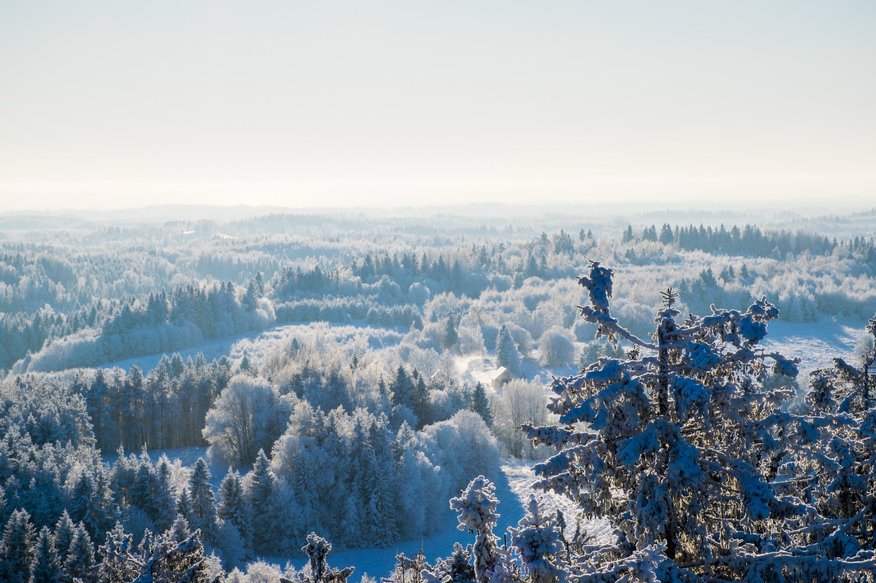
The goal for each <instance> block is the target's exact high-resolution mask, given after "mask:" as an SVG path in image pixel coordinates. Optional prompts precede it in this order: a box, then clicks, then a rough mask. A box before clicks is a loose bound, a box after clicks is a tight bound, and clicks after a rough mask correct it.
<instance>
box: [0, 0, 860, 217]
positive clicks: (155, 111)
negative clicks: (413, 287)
mask: <svg viewBox="0 0 876 583" xmlns="http://www.w3.org/2000/svg"><path fill="white" fill-rule="evenodd" d="M874 27H876V2H873V1H872V0H860V1H853V0H832V1H830V2H825V1H821V0H819V1H809V0H793V1H783V0H770V1H767V2H764V1H757V2H753V1H746V0H739V1H732V2H731V1H723V0H714V1H709V2H702V1H689V2H682V1H676V0H666V1H661V2H654V1H653V0H642V1H623V0H619V1H617V2H614V1H612V2H588V1H583V0H579V1H574V2H562V1H550V2H532V1H527V2H519V1H515V0H502V1H488V0H484V1H468V2H456V1H452V0H451V1H446V2H419V1H416V0H406V1H400V2H381V1H376V2H369V1H365V0H359V1H355V2H335V1H331V0H321V1H317V2H304V1H283V2H268V1H261V0H250V1H246V2H244V1H241V2H227V1H221V0H212V1H195V0H192V1H165V0H150V1H149V2H133V1H130V2H129V1H119V0H106V1H99V2H96V1H88V0H84V1H78V2H69V1H66V0H64V1H57V2H52V1H48V0H47V1H36V2H34V1H32V0H25V1H13V0H0V211H19V210H26V209H34V210H48V209H68V208H123V207H136V206H142V205H152V204H169V203H187V204H251V205H279V206H289V207H332V206H369V205H377V206H381V205H383V206H392V205H401V206H408V205H414V206H416V205H429V206H434V205H442V204H454V205H456V204H464V203H468V202H474V203H486V202H505V203H510V204H514V203H537V202H545V203H553V202H556V203H581V204H586V203H603V202H610V203H615V204H630V205H641V204H645V203H654V202H655V201H659V202H660V204H665V205H673V204H677V205H687V206H690V205H700V206H703V205H709V204H711V203H712V202H713V201H722V202H724V203H728V204H734V203H740V204H749V205H753V204H758V203H761V204H762V203H763V202H764V201H771V202H778V203H783V202H784V201H787V202H789V203H790V202H791V201H794V202H800V201H804V202H814V201H821V202H824V203H825V204H830V205H843V204H845V205H847V206H855V205H859V206H863V207H866V206H871V207H872V206H876V105H874V104H876V73H874V72H876V34H873V30H874Z"/></svg>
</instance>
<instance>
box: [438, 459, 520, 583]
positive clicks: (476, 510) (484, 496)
mask: <svg viewBox="0 0 876 583" xmlns="http://www.w3.org/2000/svg"><path fill="white" fill-rule="evenodd" d="M498 505H499V500H498V499H497V498H496V486H495V484H493V483H492V482H491V481H490V480H488V479H487V478H485V477H484V476H478V477H477V478H475V479H474V480H472V481H471V482H470V483H469V485H468V486H466V488H465V489H464V490H463V491H462V493H461V494H460V495H459V496H458V497H456V498H451V499H450V508H452V509H453V510H456V511H457V512H459V515H458V516H457V519H458V520H459V526H458V528H459V530H462V531H467V532H473V533H475V542H474V547H473V548H472V554H473V555H474V571H475V579H476V581H477V582H478V583H500V582H503V581H513V580H514V578H513V576H512V573H511V572H510V565H511V563H510V561H508V560H507V557H506V556H505V552H504V551H503V549H500V548H499V545H498V544H496V535H495V534H493V527H495V526H496V521H497V520H498V519H499V514H498V513H497V512H496V507H497V506H498Z"/></svg>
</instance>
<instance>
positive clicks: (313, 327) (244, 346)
mask: <svg viewBox="0 0 876 583" xmlns="http://www.w3.org/2000/svg"><path fill="white" fill-rule="evenodd" d="M314 333H322V334H324V335H325V336H326V337H331V338H332V339H334V340H336V341H338V342H339V343H343V341H345V340H351V339H353V338H364V339H365V342H366V343H367V345H368V347H369V348H370V349H373V350H376V349H380V348H385V347H388V346H394V345H396V344H398V343H399V342H400V341H401V338H402V336H403V335H402V334H401V333H400V332H398V331H397V330H393V329H391V328H377V327H372V326H354V325H346V324H329V323H325V322H317V323H312V324H286V325H282V326H276V327H274V328H269V329H267V330H264V331H262V332H250V333H247V334H242V335H238V336H233V337H231V338H221V339H218V340H210V341H207V342H203V343H201V344H199V345H197V346H193V347H190V348H185V349H181V350H176V351H174V353H178V354H179V355H180V356H182V357H183V359H186V358H188V357H192V358H194V357H195V356H196V355H197V354H198V353H203V355H204V357H205V358H206V359H207V360H208V361H210V360H214V359H217V358H221V357H222V356H227V357H229V358H231V359H232V360H237V359H240V358H243V356H244V355H245V354H247V355H249V356H250V358H253V357H258V356H259V355H264V354H266V353H268V352H270V351H271V350H273V349H275V348H279V347H283V346H288V345H289V343H290V342H291V341H292V338H295V337H296V336H299V335H304V334H306V335H307V336H312V335H313V334H314ZM327 339H328V338H327ZM167 354H173V353H167ZM164 355H165V353H159V354H149V355H145V356H138V357H136V358H128V359H125V360H119V361H116V362H112V363H107V364H104V365H102V368H115V367H118V368H122V369H124V370H130V368H131V367H132V366H134V365H135V364H136V365H138V366H139V367H140V368H141V369H143V371H144V372H149V371H150V370H152V369H153V368H155V366H156V365H158V363H159V362H160V361H161V359H162V357H164Z"/></svg>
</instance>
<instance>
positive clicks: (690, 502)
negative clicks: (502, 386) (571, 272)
mask: <svg viewBox="0 0 876 583" xmlns="http://www.w3.org/2000/svg"><path fill="white" fill-rule="evenodd" d="M612 276H613V271H612V270H611V269H609V268H607V267H603V266H602V265H600V264H599V263H598V262H593V263H591V266H590V272H589V274H588V275H586V276H583V277H581V278H579V280H578V281H579V283H580V284H581V285H582V286H584V287H585V288H586V289H587V290H588V292H589V297H590V304H589V305H587V306H583V307H580V311H581V315H582V317H583V318H584V319H585V320H586V321H588V322H590V323H593V324H596V325H597V327H598V333H599V334H600V335H604V336H608V337H609V338H611V339H612V340H613V341H617V340H618V339H624V340H626V341H627V342H629V343H630V344H632V349H631V350H629V352H628V353H627V355H626V357H625V358H601V359H599V360H597V361H596V362H594V363H592V364H591V365H589V366H587V367H586V368H585V369H584V370H583V371H582V372H581V373H580V374H577V375H572V376H566V377H560V378H555V379H554V380H553V382H552V384H551V389H552V391H553V393H554V397H553V398H552V400H551V402H550V404H549V405H548V408H549V409H550V410H551V411H552V412H554V413H556V414H557V415H558V416H559V421H560V424H561V425H558V426H545V427H533V426H524V430H525V431H526V433H527V434H528V436H529V437H530V438H531V439H533V440H534V441H535V442H536V443H541V444H545V445H549V446H552V447H554V448H556V450H557V453H556V454H555V455H554V456H552V457H550V458H549V459H548V460H546V461H545V462H543V463H540V464H538V465H536V467H535V470H536V473H537V474H538V475H540V476H541V482H540V485H541V486H542V487H543V488H547V489H552V490H555V491H557V492H560V493H563V494H565V495H567V496H569V497H570V498H571V499H573V500H574V501H576V502H577V503H578V504H579V505H580V507H581V509H582V512H583V513H584V514H585V515H587V516H604V517H607V518H608V519H609V520H610V521H611V522H612V523H613V524H614V526H615V528H616V534H617V537H618V544H616V545H610V546H606V547H598V548H591V549H589V551H588V552H587V553H583V554H581V555H579V556H578V557H577V558H575V559H574V560H573V561H572V563H573V564H572V565H570V566H569V569H570V570H571V573H572V574H573V575H575V574H577V575H582V576H583V575H586V576H587V577H588V578H591V580H597V581H602V580H605V581H614V580H617V579H618V578H620V577H627V578H629V577H639V575H634V571H635V570H636V569H641V568H642V566H643V565H653V568H654V569H655V571H654V573H653V574H654V575H655V576H658V577H659V578H660V579H661V580H696V579H698V578H700V577H702V576H703V575H707V574H708V575H709V576H711V577H717V578H718V579H736V578H755V579H756V578H758V577H761V578H765V579H769V576H767V573H792V574H794V575H795V576H797V575H799V576H801V577H803V578H804V579H805V577H807V576H809V577H811V576H812V574H813V573H823V572H826V571H823V570H824V569H828V571H829V572H830V573H840V572H842V573H845V572H860V571H862V570H866V569H867V568H868V567H869V566H871V565H876V563H874V558H873V549H872V547H873V546H874V544H873V541H872V536H871V537H870V539H871V540H870V543H869V545H870V548H869V550H866V552H865V549H867V548H868V547H867V545H866V544H863V545H862V544H861V541H860V540H858V539H856V538H855V537H851V538H852V539H854V541H855V542H854V544H852V543H851V542H849V541H847V540H846V538H842V537H850V534H849V533H840V532H834V530H835V529H836V525H837V524H838V523H837V522H836V521H835V518H834V517H832V516H826V515H825V513H824V508H822V507H821V506H820V504H819V500H818V497H819V495H820V494H824V492H819V491H817V489H816V487H815V486H816V478H815V476H814V475H813V471H817V464H816V463H814V462H813V460H814V459H816V460H817V459H820V458H825V457H829V458H832V459H833V458H836V459H837V462H836V467H840V466H841V465H842V464H841V462H840V461H839V458H841V457H842V454H841V450H843V447H841V446H840V445H839V444H834V446H833V450H830V448H829V447H828V446H826V445H825V446H824V447H821V448H812V449H805V448H801V445H803V444H807V443H809V442H810V441H811V440H813V439H815V440H824V439H828V437H829V435H828V434H829V433H830V431H829V430H831V429H832V428H836V427H844V426H847V425H848V424H850V423H853V420H852V419H850V418H848V417H845V418H844V417H842V416H836V415H828V416H821V417H816V416H814V415H812V414H799V413H798V414H794V413H791V412H789V405H790V403H791V400H792V398H793V397H794V396H795V395H794V394H793V392H792V391H791V390H790V389H788V388H787V387H786V386H785V385H783V384H781V383H764V380H765V379H766V377H767V375H768V374H769V373H772V374H774V375H785V376H796V375H797V366H796V361H794V360H792V359H789V358H786V357H784V356H783V355H781V354H779V353H776V352H769V351H766V350H764V349H762V348H761V347H760V344H761V342H762V340H763V339H764V338H765V337H766V334H767V324H768V322H769V321H770V320H772V319H774V318H776V317H778V315H779V312H778V309H777V308H776V307H775V306H773V305H772V304H770V303H769V302H768V301H767V300H766V299H765V298H762V299H759V300H757V301H755V302H753V303H752V304H751V305H750V306H749V307H748V308H747V309H745V310H735V309H720V308H716V307H714V306H712V308H711V313H710V314H708V315H705V316H695V315H690V316H689V317H688V318H687V319H686V320H685V321H684V322H680V321H679V320H678V319H677V318H678V316H679V312H678V311H677V310H676V309H675V308H674V307H673V306H674V303H675V300H676V294H675V293H674V292H673V291H672V290H667V291H666V292H664V293H663V299H664V305H663V307H662V308H661V309H660V310H658V312H657V314H656V318H655V323H656V325H655V329H654V332H653V334H652V336H651V338H650V339H649V340H643V339H641V338H638V337H637V336H635V335H634V334H632V333H631V332H629V331H628V330H627V329H626V328H624V327H623V326H622V325H621V324H620V323H619V322H618V320H617V319H616V318H615V317H614V316H613V315H612V313H611V305H610V298H611V295H612V287H613V286H612ZM769 363H771V364H772V366H771V367H770V366H768V364H769ZM848 447H850V448H851V449H852V450H855V448H854V447H853V446H851V445H850V446H848ZM831 451H833V453H831ZM819 456H820V457H819ZM847 457H848V456H847ZM873 457H874V456H873V455H872V454H871V456H870V461H871V465H869V466H866V465H860V464H859V467H858V469H857V470H856V473H857V474H860V473H862V472H864V473H866V472H869V473H870V474H871V476H872V459H873ZM853 473H855V472H853ZM870 480H871V481H870V482H869V483H870V486H869V487H870V488H872V486H873V484H874V482H873V481H872V477H871V479H870ZM863 484H864V485H862V486H861V488H863V489H864V490H866V488H867V487H868V486H866V484H867V480H866V479H865V480H864V481H863ZM810 486H811V488H810ZM801 487H803V488H804V489H802V490H801ZM807 488H808V489H807ZM824 495H825V496H826V495H827V494H824ZM853 506H854V507H855V508H861V509H863V508H864V507H865V506H866V504H864V503H856V504H854V505H853ZM862 511H863V510H862ZM871 515H872V511H871ZM846 524H847V525H848V526H849V527H850V528H851V529H852V530H851V531H850V532H852V531H854V532H857V529H858V528H859V526H860V520H858V519H856V521H854V522H852V523H846ZM831 533H833V534H831ZM831 537H833V538H831ZM836 537H841V538H842V540H843V541H846V543H840V542H838V541H839V539H837V538H836ZM847 543H848V544H847ZM837 545H839V546H837ZM837 549H840V550H837ZM837 556H840V557H843V559H844V561H845V562H844V563H839V562H836V561H834V562H832V563H830V564H829V565H828V566H825V564H824V563H822V560H825V561H829V559H835V558H836V557H837ZM655 557H657V559H655ZM756 574H757V576H755V575H756ZM791 580H796V579H794V578H793V577H792V578H791Z"/></svg>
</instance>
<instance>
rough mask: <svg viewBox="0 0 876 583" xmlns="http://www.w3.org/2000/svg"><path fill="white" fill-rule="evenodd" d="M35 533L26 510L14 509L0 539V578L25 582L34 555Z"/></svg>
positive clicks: (17, 582) (27, 578) (11, 581)
mask: <svg viewBox="0 0 876 583" xmlns="http://www.w3.org/2000/svg"><path fill="white" fill-rule="evenodd" d="M35 540H36V533H35V531H34V527H33V524H32V523H31V521H30V514H28V513H27V511H26V510H16V511H15V512H13V513H12V515H11V516H10V517H9V520H7V521H6V526H5V527H4V528H3V539H2V540H0V579H2V580H3V581H9V582H10V583H27V582H28V580H29V579H30V568H31V565H32V563H33V560H34V556H35V554H36V553H35V547H34V541H35Z"/></svg>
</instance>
